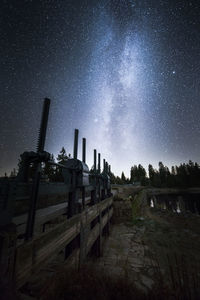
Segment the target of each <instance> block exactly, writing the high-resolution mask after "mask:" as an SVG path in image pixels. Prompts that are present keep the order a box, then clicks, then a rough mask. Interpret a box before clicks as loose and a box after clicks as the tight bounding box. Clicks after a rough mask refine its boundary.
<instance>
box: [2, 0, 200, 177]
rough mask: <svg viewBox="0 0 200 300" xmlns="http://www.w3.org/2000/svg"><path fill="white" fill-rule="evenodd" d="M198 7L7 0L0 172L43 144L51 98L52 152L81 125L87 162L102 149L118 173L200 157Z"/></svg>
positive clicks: (151, 0)
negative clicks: (47, 101) (41, 130)
mask: <svg viewBox="0 0 200 300" xmlns="http://www.w3.org/2000/svg"><path fill="white" fill-rule="evenodd" d="M199 15H200V7H199V6H198V1H189V0H188V1H184V0H176V1H174V0H171V1H170V0H168V1H164V0H140V1H139V0H99V1H98V0H96V1H92V0H91V1H90V0H81V1H76V0H73V1H72V0H65V1H64V0H41V1H39V0H38V1H31V0H26V1H25V0H20V1H18V0H15V1H12V0H10V1H9V0H8V1H6V0H1V3H0V43H1V47H0V52H1V53H0V114H1V117H0V174H4V172H5V171H7V172H8V173H9V172H10V170H12V169H13V167H16V165H17V161H18V158H19V155H20V154H21V153H23V152H24V151H29V150H33V151H34V150H35V149H36V143H37V137H38V129H39V125H40V117H41V110H42V102H43V98H44V97H48V98H50V99H51V100H52V102H51V108H50V116H49V125H48V131H47V140H46V147H45V149H46V150H47V151H49V152H51V153H54V154H55V156H56V155H57V153H58V152H59V151H60V149H61V147H62V146H64V147H65V148H66V150H67V152H68V153H69V152H70V153H73V149H72V148H73V132H74V128H78V129H79V130H80V134H79V137H80V139H79V142H81V138H82V137H86V139H87V163H88V165H89V166H90V167H91V165H92V159H93V149H94V148H96V149H97V151H98V152H101V154H102V158H106V160H107V161H108V162H109V163H110V164H111V166H112V170H113V171H114V173H115V174H117V175H120V174H121V172H122V170H123V171H125V175H127V176H128V175H129V171H130V167H131V166H132V165H134V164H139V163H141V164H142V165H143V166H144V167H147V166H148V164H149V163H151V164H153V166H154V167H157V166H158V162H159V161H162V162H163V163H164V164H165V165H168V166H169V167H170V166H171V165H175V164H179V163H180V162H187V161H188V160H189V159H192V160H194V161H197V162H200V118H199V116H200V97H199V96H200V74H199V73H200V35H199V29H200V17H199ZM79 146H80V144H79ZM78 155H79V158H81V147H79V153H78Z"/></svg>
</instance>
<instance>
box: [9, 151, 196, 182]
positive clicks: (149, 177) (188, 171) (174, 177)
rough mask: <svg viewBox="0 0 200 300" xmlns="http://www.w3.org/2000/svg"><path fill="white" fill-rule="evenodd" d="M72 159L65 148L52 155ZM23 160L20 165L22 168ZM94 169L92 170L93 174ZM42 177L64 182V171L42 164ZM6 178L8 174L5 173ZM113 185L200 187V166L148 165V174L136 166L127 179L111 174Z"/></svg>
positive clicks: (11, 174) (58, 159) (122, 175)
mask: <svg viewBox="0 0 200 300" xmlns="http://www.w3.org/2000/svg"><path fill="white" fill-rule="evenodd" d="M69 158H71V154H67V152H66V150H65V148H64V147H62V149H61V150H60V152H59V154H58V155H57V157H56V159H55V158H54V155H53V154H51V161H52V162H57V163H59V164H62V163H63V162H64V161H66V160H67V159H69ZM20 164H21V160H19V163H18V169H19V167H20ZM92 170H93V167H92V168H91V170H90V171H91V172H92ZM41 173H42V177H43V178H44V179H46V180H48V181H50V182H63V181H64V179H63V176H62V169H61V168H60V167H58V166H55V165H53V164H51V163H49V162H47V163H44V164H42V170H41ZM16 175H17V171H16V169H15V168H14V169H13V171H12V172H11V173H10V175H9V177H15V176H16ZM33 176H34V165H31V166H30V170H29V177H30V178H33ZM5 177H7V174H6V173H5ZM110 179H111V183H112V184H135V185H142V186H153V187H159V188H160V187H182V188H187V187H200V165H199V164H198V163H197V162H193V161H191V160H189V162H188V163H182V164H180V165H179V166H172V167H171V170H170V169H169V168H168V167H167V166H164V164H163V163H162V162H159V163H158V169H155V168H153V166H152V165H151V164H149V165H148V174H147V171H146V170H145V168H144V167H143V166H142V165H141V164H138V165H134V166H132V167H131V169H130V177H126V176H125V174H124V172H122V173H121V176H115V174H114V173H113V172H111V173H110Z"/></svg>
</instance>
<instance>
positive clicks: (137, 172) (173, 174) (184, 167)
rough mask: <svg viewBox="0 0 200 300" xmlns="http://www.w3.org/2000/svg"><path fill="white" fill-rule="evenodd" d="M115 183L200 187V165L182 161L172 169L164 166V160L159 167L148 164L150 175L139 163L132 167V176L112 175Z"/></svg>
mask: <svg viewBox="0 0 200 300" xmlns="http://www.w3.org/2000/svg"><path fill="white" fill-rule="evenodd" d="M112 181H113V183H115V184H139V185H143V186H153V187H159V188H160V187H180V188H187V187H200V165H199V164H198V163H196V162H195V163H194V162H193V161H191V160H189V162H188V163H182V164H180V165H179V166H172V167H171V170H169V168H168V167H167V166H164V164H163V163H162V162H159V163H158V169H155V168H153V166H152V165H151V164H149V166H148V175H147V172H146V170H145V168H144V167H143V166H142V165H141V164H139V165H138V166H137V165H134V166H132V167H131V170H130V178H126V177H125V175H124V172H122V174H121V177H119V176H114V174H113V176H112Z"/></svg>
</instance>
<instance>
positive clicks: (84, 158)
mask: <svg viewBox="0 0 200 300" xmlns="http://www.w3.org/2000/svg"><path fill="white" fill-rule="evenodd" d="M82 146H83V148H82V161H83V162H84V163H86V138H83V144H82Z"/></svg>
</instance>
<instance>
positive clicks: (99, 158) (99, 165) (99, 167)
mask: <svg viewBox="0 0 200 300" xmlns="http://www.w3.org/2000/svg"><path fill="white" fill-rule="evenodd" d="M98 173H99V174H100V173H101V154H100V153H98Z"/></svg>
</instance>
